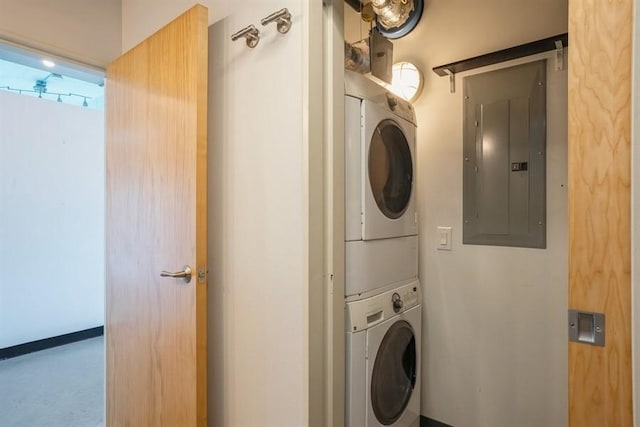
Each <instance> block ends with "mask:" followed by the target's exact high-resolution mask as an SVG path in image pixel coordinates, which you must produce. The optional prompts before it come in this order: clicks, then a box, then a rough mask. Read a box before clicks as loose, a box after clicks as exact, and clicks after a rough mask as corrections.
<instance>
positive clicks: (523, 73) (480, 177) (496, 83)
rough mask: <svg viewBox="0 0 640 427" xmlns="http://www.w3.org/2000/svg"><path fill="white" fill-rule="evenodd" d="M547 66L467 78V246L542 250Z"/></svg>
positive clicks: (530, 65)
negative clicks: (496, 246) (515, 247)
mask: <svg viewBox="0 0 640 427" xmlns="http://www.w3.org/2000/svg"><path fill="white" fill-rule="evenodd" d="M546 68H547V67H546V61H545V60H542V61H536V62H531V63H528V64H524V65H518V66H515V67H510V68H504V69H501V70H497V71H491V72H487V73H483V74H478V75H474V76H469V77H466V78H465V79H464V132H463V137H464V143H463V145H464V147H463V155H464V160H463V164H464V166H463V175H464V176H463V220H464V224H463V233H462V234H463V237H462V240H463V243H465V244H476V245H499V246H520V247H530V248H545V247H546V179H545V174H546V172H545V151H546V150H545V147H546V132H547V131H546V86H547V85H546Z"/></svg>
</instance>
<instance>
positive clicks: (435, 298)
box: [346, 0, 568, 427]
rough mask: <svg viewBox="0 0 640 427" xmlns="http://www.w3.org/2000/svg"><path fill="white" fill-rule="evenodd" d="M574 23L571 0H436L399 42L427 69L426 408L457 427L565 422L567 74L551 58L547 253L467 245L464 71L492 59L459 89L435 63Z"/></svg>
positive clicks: (399, 49)
mask: <svg viewBox="0 0 640 427" xmlns="http://www.w3.org/2000/svg"><path fill="white" fill-rule="evenodd" d="M346 9H348V11H347V24H346V25H347V33H346V38H347V40H349V41H354V40H357V39H359V38H360V34H361V33H362V34H366V30H367V25H366V24H364V29H363V30H362V31H361V30H360V27H361V24H360V22H359V20H358V17H357V16H356V14H355V13H354V12H353V11H352V10H351V9H350V8H346ZM566 31H567V2H566V1H556V0H544V1H540V0H523V1H518V2H512V1H507V0H489V1H485V2H470V1H467V0H450V1H446V2H426V8H425V12H424V15H423V18H422V21H421V22H420V24H419V26H418V27H417V28H416V29H415V30H414V31H413V32H412V33H411V34H410V35H408V36H407V37H405V38H402V39H400V40H397V41H395V42H394V62H397V61H400V60H409V61H412V62H414V63H415V64H416V65H418V66H419V67H420V68H421V69H422V70H423V73H424V75H425V88H424V92H423V94H422V96H421V97H420V98H419V99H418V101H417V102H416V104H415V107H416V112H417V117H418V143H417V147H418V148H417V151H418V156H417V194H418V209H419V221H420V273H419V274H420V279H421V281H422V286H423V298H424V300H423V308H424V316H423V335H422V354H423V358H422V367H423V370H422V372H423V376H422V414H423V415H425V416H427V417H430V418H433V419H436V420H439V421H442V422H445V423H447V424H450V425H453V426H456V427H507V426H518V427H539V426H562V425H565V424H566V417H567V334H566V326H565V323H566V313H567V277H568V276H567V275H568V273H567V253H568V247H567V234H568V228H567V188H566V182H567V146H566V134H567V131H566V129H567V114H566V108H567V107H566V105H567V72H566V70H565V71H562V72H556V71H555V62H554V60H553V58H554V57H555V53H553V52H552V53H551V54H549V55H546V57H548V58H550V59H549V64H548V71H547V77H548V92H547V97H548V98H547V103H548V105H547V117H548V136H547V249H545V250H539V249H522V248H508V247H491V246H474V245H463V244H462V163H463V159H462V118H463V116H462V105H463V102H462V101H463V100H462V86H463V85H462V79H463V77H464V76H465V75H470V74H473V73H477V72H482V71H486V70H488V69H492V68H491V67H489V68H485V69H483V70H475V71H474V72H468V73H466V74H461V75H458V76H457V77H456V83H457V92H456V93H455V94H451V93H449V79H448V78H444V77H438V76H437V75H436V74H435V73H433V72H432V71H431V69H432V68H433V67H434V66H438V65H442V64H446V63H450V62H454V61H457V60H461V59H465V58H468V57H473V56H476V55H481V54H484V53H488V52H491V51H494V50H499V49H503V48H507V47H510V46H514V45H518V44H521V43H526V42H529V41H534V40H538V39H541V38H545V37H550V36H553V35H556V34H561V33H564V32H566ZM542 56H544V55H542ZM529 60H530V59H529ZM515 63H516V62H514V63H513V64H515ZM504 65H506V64H502V65H501V66H504ZM438 226H451V227H452V228H453V248H452V251H451V252H446V251H438V250H436V245H437V235H436V227H438Z"/></svg>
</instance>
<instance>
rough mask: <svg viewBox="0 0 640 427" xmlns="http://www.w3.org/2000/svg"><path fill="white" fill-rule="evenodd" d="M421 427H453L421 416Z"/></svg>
mask: <svg viewBox="0 0 640 427" xmlns="http://www.w3.org/2000/svg"><path fill="white" fill-rule="evenodd" d="M420 427H453V426H450V425H449V424H445V423H441V422H440V421H436V420H434V419H431V418H427V417H424V416H422V415H420Z"/></svg>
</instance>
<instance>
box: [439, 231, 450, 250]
mask: <svg viewBox="0 0 640 427" xmlns="http://www.w3.org/2000/svg"><path fill="white" fill-rule="evenodd" d="M437 239H438V241H437V247H438V250H439V251H450V250H451V227H438V235H437Z"/></svg>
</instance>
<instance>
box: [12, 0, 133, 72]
mask: <svg viewBox="0 0 640 427" xmlns="http://www.w3.org/2000/svg"><path fill="white" fill-rule="evenodd" d="M121 22H122V16H121V5H120V0H84V1H77V0H55V1H51V0H0V39H2V38H4V39H8V40H9V41H13V42H17V43H20V44H24V45H26V46H29V47H33V48H36V49H40V50H43V51H45V52H49V53H53V54H56V55H59V56H63V57H66V58H69V59H74V60H76V61H81V62H83V63H86V64H88V65H94V66H96V67H100V68H105V67H106V66H107V64H108V63H109V62H110V61H112V60H113V59H115V58H116V57H117V56H118V55H119V54H120V51H121V49H122V29H121V28H122V25H121Z"/></svg>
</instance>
